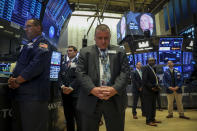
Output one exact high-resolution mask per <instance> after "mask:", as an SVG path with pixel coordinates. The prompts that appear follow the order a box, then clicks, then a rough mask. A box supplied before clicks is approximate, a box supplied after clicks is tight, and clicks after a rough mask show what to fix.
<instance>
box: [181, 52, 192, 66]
mask: <svg viewBox="0 0 197 131" xmlns="http://www.w3.org/2000/svg"><path fill="white" fill-rule="evenodd" d="M192 60H193V55H192V52H183V64H191V63H192Z"/></svg>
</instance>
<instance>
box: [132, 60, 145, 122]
mask: <svg viewBox="0 0 197 131" xmlns="http://www.w3.org/2000/svg"><path fill="white" fill-rule="evenodd" d="M132 82H133V90H132V91H133V107H132V113H133V119H138V117H137V112H136V108H137V103H138V99H139V97H140V101H141V110H142V116H145V112H144V106H143V99H142V87H143V85H142V64H141V62H137V64H136V70H135V71H134V74H133V79H132Z"/></svg>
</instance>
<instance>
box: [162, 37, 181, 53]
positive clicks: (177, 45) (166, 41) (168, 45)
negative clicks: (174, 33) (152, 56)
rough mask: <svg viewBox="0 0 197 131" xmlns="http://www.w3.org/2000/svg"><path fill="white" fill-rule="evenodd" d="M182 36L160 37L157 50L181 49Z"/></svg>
mask: <svg viewBox="0 0 197 131" xmlns="http://www.w3.org/2000/svg"><path fill="white" fill-rule="evenodd" d="M182 44H183V38H160V41H159V51H176V50H181V48H182Z"/></svg>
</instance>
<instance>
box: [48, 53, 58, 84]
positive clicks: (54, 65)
mask: <svg viewBox="0 0 197 131" xmlns="http://www.w3.org/2000/svg"><path fill="white" fill-rule="evenodd" d="M60 64H61V53H60V52H57V51H53V53H52V57H51V66H50V80H51V81H57V80H58V73H59V71H60Z"/></svg>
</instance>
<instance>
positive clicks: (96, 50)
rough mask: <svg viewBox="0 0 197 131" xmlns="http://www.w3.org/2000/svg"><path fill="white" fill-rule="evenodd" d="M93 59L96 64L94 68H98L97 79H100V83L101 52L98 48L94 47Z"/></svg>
mask: <svg viewBox="0 0 197 131" xmlns="http://www.w3.org/2000/svg"><path fill="white" fill-rule="evenodd" d="M92 53H93V59H94V61H95V62H94V63H95V65H94V66H93V67H95V68H96V75H97V78H99V81H100V77H99V76H100V69H99V50H98V48H97V47H96V46H93V51H92Z"/></svg>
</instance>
